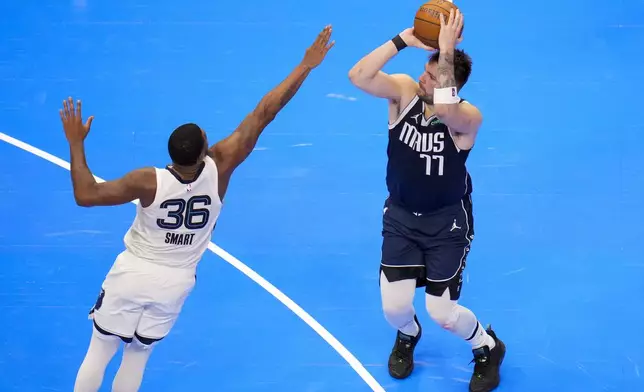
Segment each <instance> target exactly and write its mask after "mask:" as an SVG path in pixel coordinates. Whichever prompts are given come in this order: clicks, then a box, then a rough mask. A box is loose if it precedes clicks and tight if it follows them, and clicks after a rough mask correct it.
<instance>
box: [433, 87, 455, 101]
mask: <svg viewBox="0 0 644 392" xmlns="http://www.w3.org/2000/svg"><path fill="white" fill-rule="evenodd" d="M460 101H461V98H460V97H459V96H458V92H457V91H456V87H445V88H435V89H434V103H439V104H440V103H447V104H449V103H459V102H460Z"/></svg>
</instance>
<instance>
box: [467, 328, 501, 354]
mask: <svg viewBox="0 0 644 392" xmlns="http://www.w3.org/2000/svg"><path fill="white" fill-rule="evenodd" d="M476 324H477V325H476V332H473V335H474V336H473V337H472V338H471V339H470V340H469V342H470V344H471V345H472V348H473V349H477V348H481V347H483V346H488V347H489V348H490V350H492V349H493V348H494V346H496V342H495V341H494V339H493V338H492V336H490V335H488V334H487V332H486V331H485V328H483V326H482V325H481V323H479V322H478V321H477V322H476Z"/></svg>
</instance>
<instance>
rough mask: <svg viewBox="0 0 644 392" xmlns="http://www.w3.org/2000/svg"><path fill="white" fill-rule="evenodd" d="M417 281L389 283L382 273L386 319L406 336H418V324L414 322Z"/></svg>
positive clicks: (383, 307)
mask: <svg viewBox="0 0 644 392" xmlns="http://www.w3.org/2000/svg"><path fill="white" fill-rule="evenodd" d="M415 292H416V279H405V280H399V281H395V282H389V281H388V280H387V277H386V276H385V274H384V272H381V273H380V298H381V301H382V311H383V313H384V315H385V319H386V320H387V322H388V323H389V325H391V326H392V327H393V328H395V329H397V330H398V331H400V332H402V333H403V334H405V335H410V336H416V335H418V332H419V327H418V324H416V322H415V321H414V316H415V315H416V311H415V309H414V294H415Z"/></svg>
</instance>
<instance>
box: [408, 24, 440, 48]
mask: <svg viewBox="0 0 644 392" xmlns="http://www.w3.org/2000/svg"><path fill="white" fill-rule="evenodd" d="M400 38H402V39H403V41H405V43H406V44H407V46H413V47H414V48H420V49H425V50H428V51H430V52H433V51H435V50H436V49H435V48H432V47H431V46H427V45H425V44H424V43H422V42H421V40H419V39H418V37H416V36H415V35H414V28H413V27H410V28H408V29H405V30H403V32H402V33H400Z"/></svg>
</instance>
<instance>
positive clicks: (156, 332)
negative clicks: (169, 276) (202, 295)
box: [136, 276, 195, 343]
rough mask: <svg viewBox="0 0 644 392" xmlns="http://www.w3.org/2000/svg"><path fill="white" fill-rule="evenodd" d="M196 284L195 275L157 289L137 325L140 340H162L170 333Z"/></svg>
mask: <svg viewBox="0 0 644 392" xmlns="http://www.w3.org/2000/svg"><path fill="white" fill-rule="evenodd" d="M194 284H195V278H194V276H193V277H191V278H188V279H186V280H178V281H175V282H174V284H173V285H172V286H168V287H165V288H164V287H160V288H157V289H156V290H158V292H157V293H155V295H153V296H154V298H155V300H154V301H151V302H150V303H148V304H147V305H146V307H145V309H144V310H143V314H142V315H141V318H140V320H139V322H138V325H137V327H136V335H137V337H138V338H139V340H141V341H142V342H143V343H145V340H160V339H163V338H164V337H165V336H167V335H168V334H169V333H170V331H171V330H172V328H173V327H174V324H175V323H176V322H177V319H178V318H179V314H180V313H181V310H182V309H183V305H184V303H185V301H186V299H187V298H188V297H189V296H190V294H191V292H192V290H193V288H194ZM141 338H143V339H141Z"/></svg>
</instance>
